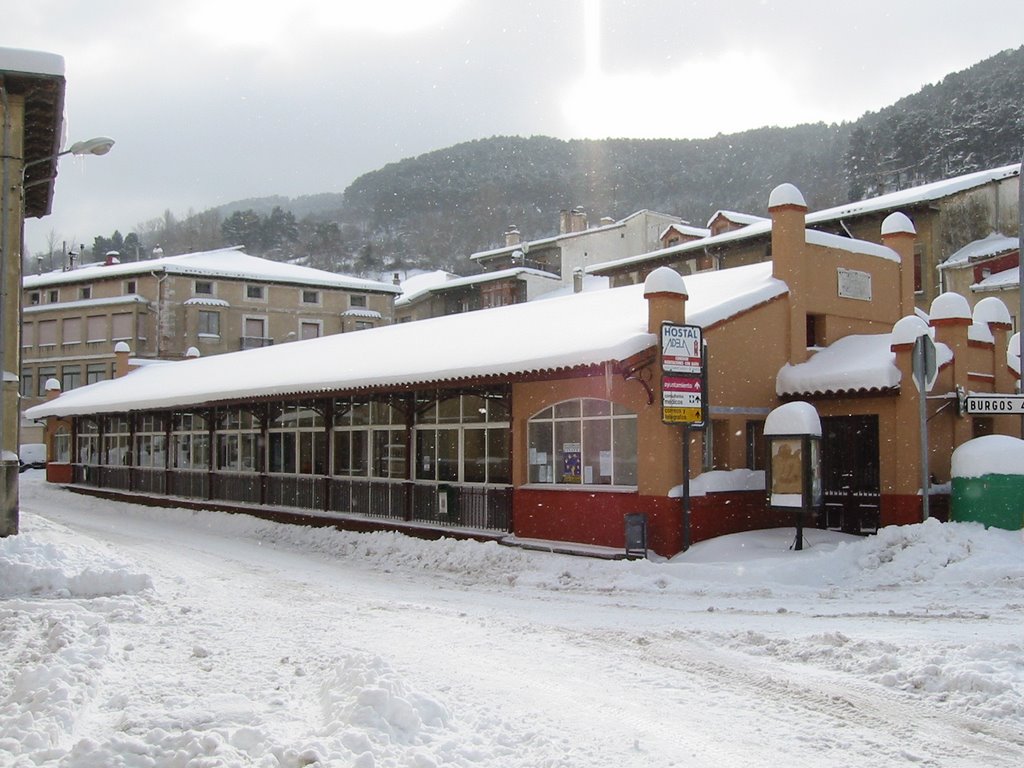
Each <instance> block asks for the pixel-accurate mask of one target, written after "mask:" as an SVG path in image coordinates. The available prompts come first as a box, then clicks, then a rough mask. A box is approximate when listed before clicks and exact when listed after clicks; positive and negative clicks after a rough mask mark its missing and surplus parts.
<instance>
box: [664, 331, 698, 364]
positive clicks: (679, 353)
mask: <svg viewBox="0 0 1024 768" xmlns="http://www.w3.org/2000/svg"><path fill="white" fill-rule="evenodd" d="M701 367H702V366H701V329H700V326H699V325H679V324H677V323H662V324H661V369H662V371H663V372H664V373H686V374H690V375H692V376H700V373H701Z"/></svg>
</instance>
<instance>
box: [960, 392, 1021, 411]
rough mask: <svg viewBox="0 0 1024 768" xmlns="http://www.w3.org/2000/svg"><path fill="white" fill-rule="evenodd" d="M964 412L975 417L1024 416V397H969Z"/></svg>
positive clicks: (965, 402)
mask: <svg viewBox="0 0 1024 768" xmlns="http://www.w3.org/2000/svg"><path fill="white" fill-rule="evenodd" d="M964 412H965V413H968V414H971V415H975V416H999V415H1002V414H1024V395H968V396H967V398H966V399H965V400H964Z"/></svg>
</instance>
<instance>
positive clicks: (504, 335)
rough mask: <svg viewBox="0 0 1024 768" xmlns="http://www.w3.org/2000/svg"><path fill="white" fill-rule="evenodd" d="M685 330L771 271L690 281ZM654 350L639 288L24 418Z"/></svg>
mask: <svg viewBox="0 0 1024 768" xmlns="http://www.w3.org/2000/svg"><path fill="white" fill-rule="evenodd" d="M687 280H688V285H687V287H688V289H689V293H690V299H689V301H688V302H687V321H688V322H690V323H694V324H697V325H702V326H708V325H711V324H712V323H716V322H719V321H721V320H724V319H727V318H728V317H731V316H733V315H735V314H737V313H739V312H742V311H744V310H746V309H749V308H751V307H754V306H757V305H758V304H761V303H763V302H764V301H767V300H769V299H771V298H773V297H775V296H779V295H781V294H783V293H785V292H786V290H787V289H786V286H785V284H783V283H782V282H780V281H778V280H776V279H774V278H772V276H771V265H770V264H753V265H750V266H744V267H736V268H733V269H726V270H721V271H718V272H708V273H703V274H699V275H692V276H690V277H689V278H688V279H687ZM656 342H657V339H656V337H655V336H654V335H653V334H649V333H648V332H647V302H646V301H645V300H644V297H643V286H641V285H632V286H625V287H622V288H614V289H609V290H606V291H595V292H592V293H577V294H572V295H570V296H565V297H563V298H559V299H550V300H548V301H542V302H531V303H523V304H514V305H511V306H506V307H498V308H494V309H484V310H480V311H478V312H472V313H466V314H458V315H449V316H446V317H438V318H432V319H429V320H421V321H419V322H415V323H400V324H397V325H389V326H384V327H381V328H375V329H369V330H365V331H360V332H358V333H344V334H337V335H333V336H323V337H320V338H316V339H308V340H305V341H295V342H290V343H288V344H280V345H274V346H270V347H263V348H260V349H253V350H246V351H243V352H233V353H228V354H223V355H212V356H210V357H205V358H200V359H198V360H190V361H187V362H182V363H180V364H173V365H164V366H151V367H148V368H142V369H139V370H137V371H133V372H132V373H131V374H129V375H128V376H124V377H122V378H119V379H112V380H108V381H103V382H97V383H96V384H91V385H88V386H85V387H80V388H78V389H73V390H71V391H69V392H66V393H64V394H63V395H62V396H61V397H60V398H58V399H56V400H53V401H50V402H47V403H43V404H41V405H39V406H36V407H34V408H31V409H29V410H28V411H26V415H27V416H28V418H41V417H44V416H50V415H56V416H63V415H74V414H84V413H117V412H123V411H128V410H145V409H155V408H168V407H185V406H189V405H194V404H200V403H208V402H218V401H230V400H241V399H250V398H253V397H260V396H275V395H298V394H307V393H308V394H313V393H319V392H331V391H356V390H362V389H372V388H379V387H402V386H436V385H441V384H443V383H446V382H458V381H464V380H467V379H478V378H484V377H489V376H501V377H515V376H518V375H528V374H531V373H535V372H553V371H557V370H564V369H571V368H575V367H580V366H588V365H597V364H601V363H604V362H609V361H620V360H626V359H628V358H630V357H632V356H634V355H636V354H638V353H641V352H643V351H645V350H648V349H651V348H652V347H654V346H655V344H656Z"/></svg>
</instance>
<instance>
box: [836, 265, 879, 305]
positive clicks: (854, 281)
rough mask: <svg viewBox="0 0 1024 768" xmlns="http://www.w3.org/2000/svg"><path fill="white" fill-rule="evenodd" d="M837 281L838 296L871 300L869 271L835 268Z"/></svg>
mask: <svg viewBox="0 0 1024 768" xmlns="http://www.w3.org/2000/svg"><path fill="white" fill-rule="evenodd" d="M836 275H837V280H838V283H839V297H840V298H843V299H857V300H858V301H871V273H870V272H861V271H859V270H856V269H843V268H842V267H839V268H838V269H837V270H836Z"/></svg>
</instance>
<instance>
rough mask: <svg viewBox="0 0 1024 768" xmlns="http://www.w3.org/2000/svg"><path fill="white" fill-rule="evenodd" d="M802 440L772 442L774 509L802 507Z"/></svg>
mask: <svg viewBox="0 0 1024 768" xmlns="http://www.w3.org/2000/svg"><path fill="white" fill-rule="evenodd" d="M801 444H802V441H801V440H800V438H793V439H787V440H773V441H772V457H771V461H772V488H771V504H772V506H773V507H802V506H803V502H804V498H803V491H804V477H803V458H802V456H801Z"/></svg>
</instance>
